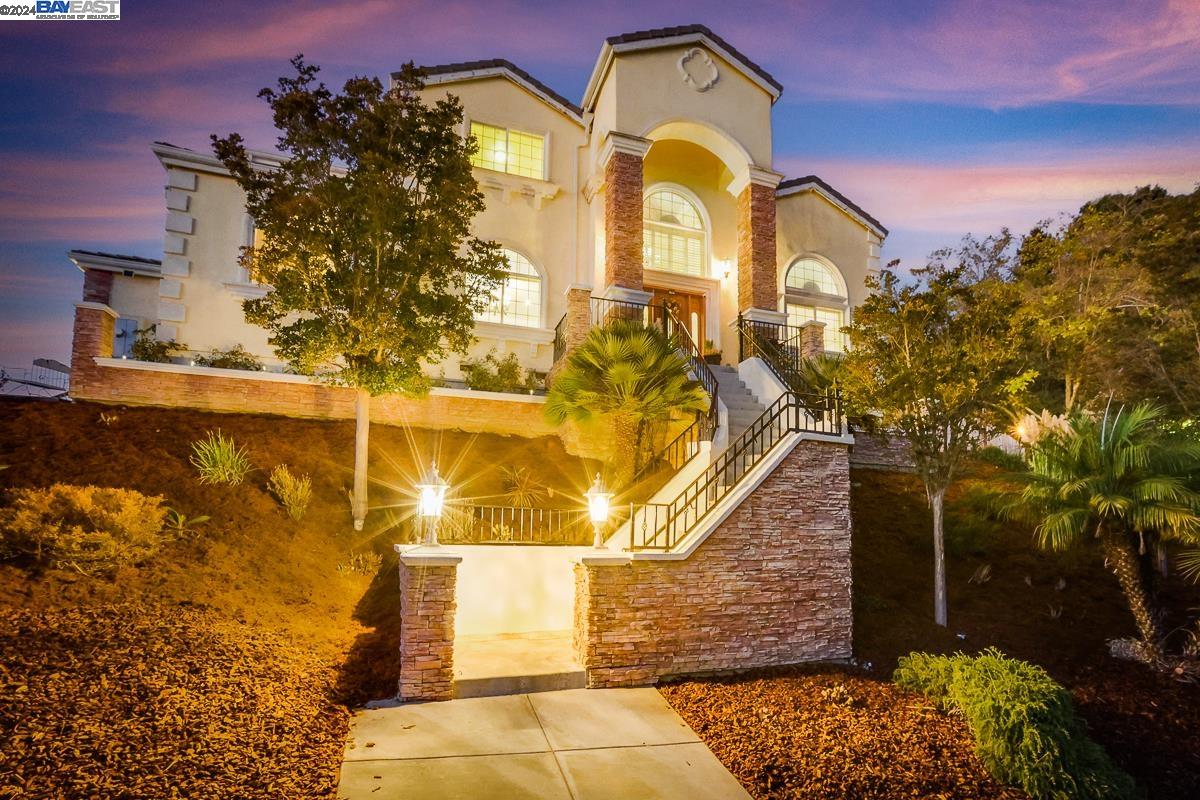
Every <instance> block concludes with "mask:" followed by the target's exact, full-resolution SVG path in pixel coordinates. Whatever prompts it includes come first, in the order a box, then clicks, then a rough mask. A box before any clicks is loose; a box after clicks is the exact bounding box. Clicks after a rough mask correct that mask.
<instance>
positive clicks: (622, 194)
mask: <svg viewBox="0 0 1200 800" xmlns="http://www.w3.org/2000/svg"><path fill="white" fill-rule="evenodd" d="M649 149H650V140H648V139H643V138H641V137H638V136H629V135H627V134H624V133H618V132H616V131H612V132H610V133H609V134H608V136H607V137H605V140H604V144H603V146H602V148H601V150H600V164H599V166H600V168H601V169H603V170H604V283H605V290H606V294H607V291H608V290H609V289H611V288H612V287H620V288H623V289H633V290H635V291H638V292H640V291H641V290H642V159H643V158H644V157H645V155H646V152H647V151H648V150H649Z"/></svg>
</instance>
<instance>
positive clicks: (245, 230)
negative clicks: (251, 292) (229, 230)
mask: <svg viewBox="0 0 1200 800" xmlns="http://www.w3.org/2000/svg"><path fill="white" fill-rule="evenodd" d="M262 243H263V234H262V231H261V230H259V229H258V226H257V225H255V224H254V217H252V216H250V215H249V214H243V215H242V247H260V246H261V245H262ZM241 255H242V251H241V250H240V249H239V250H238V257H239V259H240V258H241ZM237 275H238V282H239V283H244V284H247V285H251V286H258V285H259V282H258V281H256V280H255V279H254V276H253V275H251V274H250V272H249V270H247V269H246V268H245V267H243V266H242V263H241V261H240V260H239V261H238V266H237Z"/></svg>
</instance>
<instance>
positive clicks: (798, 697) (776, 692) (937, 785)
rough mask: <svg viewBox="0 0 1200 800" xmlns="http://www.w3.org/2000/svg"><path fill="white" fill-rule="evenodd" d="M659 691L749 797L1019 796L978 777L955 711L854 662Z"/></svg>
mask: <svg viewBox="0 0 1200 800" xmlns="http://www.w3.org/2000/svg"><path fill="white" fill-rule="evenodd" d="M661 691H662V693H663V695H664V696H665V697H666V698H667V701H668V702H669V703H670V704H671V705H672V706H673V707H674V708H675V710H676V711H678V712H679V714H680V716H682V717H683V718H684V719H685V720H687V723H688V724H689V725H691V726H692V728H694V729H695V730H696V732H697V733H698V734H699V735H700V738H701V739H703V740H704V741H705V743H707V744H708V746H709V748H711V749H712V751H713V752H714V753H715V754H716V756H717V758H719V759H720V760H721V762H722V763H723V764H725V766H726V767H728V768H729V770H730V771H731V772H732V773H733V774H734V775H735V776H736V777H737V778H738V780H740V781H741V782H742V784H743V785H744V786H745V787H746V788H747V789H748V790H750V792H751V794H753V795H754V797H755V798H758V800H784V798H788V799H789V800H790V799H791V798H830V799H831V800H832V799H833V798H850V797H852V798H869V797H878V798H949V797H955V798H1001V799H1002V798H1020V797H1024V796H1025V795H1024V793H1022V792H1020V791H1017V790H1014V789H1009V788H1007V787H1004V786H1001V785H999V784H997V783H996V782H995V781H993V780H992V779H991V778H990V777H989V776H988V774H987V771H986V770H985V769H984V768H983V765H982V764H980V763H979V760H978V759H977V758H975V756H974V755H973V754H972V740H971V734H970V732H969V731H968V730H967V727H966V725H965V724H964V723H963V722H962V720H961V719H959V718H957V717H952V716H948V715H946V714H942V713H940V712H939V711H937V710H936V709H935V708H933V706H932V705H931V704H930V703H928V702H927V701H926V700H925V699H924V698H922V697H920V696H919V695H914V694H910V693H908V692H902V691H900V690H899V689H897V688H896V687H895V686H894V685H893V684H891V683H885V682H881V681H878V680H874V679H872V678H869V677H865V676H863V675H861V674H857V673H856V672H854V671H841V670H836V669H828V668H826V669H820V668H815V669H812V670H807V669H795V670H786V671H779V672H775V673H773V674H769V675H764V676H762V677H758V678H750V679H743V680H736V681H728V680H725V681H688V682H686V683H680V684H673V685H668V686H664V687H662V690H661Z"/></svg>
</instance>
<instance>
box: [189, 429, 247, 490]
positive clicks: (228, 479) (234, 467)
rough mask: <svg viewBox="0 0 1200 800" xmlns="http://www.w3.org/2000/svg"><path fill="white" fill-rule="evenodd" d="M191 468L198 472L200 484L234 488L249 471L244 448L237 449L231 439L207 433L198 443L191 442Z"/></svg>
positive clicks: (219, 434)
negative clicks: (215, 484) (226, 485)
mask: <svg viewBox="0 0 1200 800" xmlns="http://www.w3.org/2000/svg"><path fill="white" fill-rule="evenodd" d="M191 461H192V466H194V467H195V468H196V469H197V470H198V471H199V472H200V482H201V483H228V484H229V485H231V486H236V485H238V484H239V483H241V482H242V481H243V480H245V479H246V473H247V472H249V471H250V469H251V465H250V457H249V456H248V455H247V454H246V448H244V447H239V446H238V445H237V444H236V443H235V442H234V441H233V439H232V438H228V437H225V436H222V435H221V431H220V430H218V431H217V432H216V433H213V432H212V431H209V432H208V435H207V436H205V437H204V438H203V439H201V440H200V441H198V442H192V458H191Z"/></svg>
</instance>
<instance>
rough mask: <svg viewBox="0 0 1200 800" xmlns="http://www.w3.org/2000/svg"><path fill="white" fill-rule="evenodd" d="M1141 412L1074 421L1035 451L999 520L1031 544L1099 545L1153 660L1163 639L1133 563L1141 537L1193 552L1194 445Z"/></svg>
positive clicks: (1196, 505)
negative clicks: (1019, 526) (1025, 533)
mask: <svg viewBox="0 0 1200 800" xmlns="http://www.w3.org/2000/svg"><path fill="white" fill-rule="evenodd" d="M1162 423H1163V418H1162V412H1161V410H1160V409H1158V408H1155V407H1154V406H1151V405H1149V404H1145V403H1143V404H1139V405H1137V406H1135V407H1133V408H1132V409H1122V410H1120V411H1117V412H1115V413H1112V412H1110V411H1106V412H1105V413H1104V415H1103V416H1101V417H1100V418H1099V419H1096V418H1093V417H1091V416H1088V415H1085V414H1076V415H1075V416H1073V417H1072V418H1071V420H1070V427H1069V428H1068V429H1067V430H1065V431H1053V432H1050V433H1048V434H1047V435H1045V436H1043V437H1042V438H1041V439H1039V440H1038V441H1037V442H1035V443H1034V445H1033V446H1032V448H1031V450H1030V454H1029V459H1028V460H1029V469H1028V471H1027V472H1024V473H1018V474H1016V475H1014V476H1013V478H1012V479H1013V480H1014V481H1017V486H1018V488H1017V489H1015V490H1013V491H1011V492H1010V493H1009V494H1008V496H1007V498H1006V499H1005V500H1004V502H1003V503H1002V505H1001V509H1002V512H1003V513H1005V514H1006V515H1007V516H1009V517H1011V518H1015V519H1020V520H1024V521H1027V522H1030V523H1032V524H1035V525H1036V526H1037V527H1036V535H1037V541H1038V544H1039V545H1040V546H1041V547H1043V548H1045V549H1047V550H1066V549H1068V548H1071V547H1077V546H1080V545H1082V544H1085V543H1088V542H1095V543H1096V544H1098V545H1099V546H1100V548H1101V550H1102V552H1103V553H1104V558H1105V561H1106V562H1107V564H1108V566H1109V568H1110V569H1112V571H1113V573H1114V574H1115V575H1116V577H1117V581H1118V583H1119V584H1120V586H1121V591H1122V592H1123V593H1124V595H1125V599H1126V602H1128V604H1129V609H1130V611H1131V612H1132V613H1133V618H1134V621H1135V622H1136V623H1137V629H1138V634H1139V635H1140V637H1141V640H1142V643H1143V645H1144V646H1146V647H1147V648H1149V649H1150V650H1151V651H1153V652H1155V653H1160V652H1161V651H1162V645H1163V630H1162V626H1161V624H1160V622H1159V619H1158V616H1157V615H1156V614H1155V611H1154V605H1153V601H1152V598H1151V595H1150V592H1149V590H1148V588H1147V586H1146V584H1145V581H1144V578H1143V571H1142V564H1141V562H1140V559H1139V555H1140V554H1143V553H1145V549H1146V540H1147V538H1149V537H1150V536H1158V537H1162V538H1165V539H1174V540H1177V541H1182V542H1185V543H1192V544H1195V543H1200V493H1197V492H1196V491H1195V490H1194V489H1192V488H1191V483H1192V481H1194V480H1195V477H1196V475H1197V474H1198V473H1200V444H1198V443H1197V442H1196V441H1195V440H1194V439H1192V438H1190V437H1182V436H1179V435H1178V434H1176V433H1174V432H1172V431H1171V430H1170V429H1169V428H1167V427H1165V426H1164V425H1163V424H1162Z"/></svg>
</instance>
